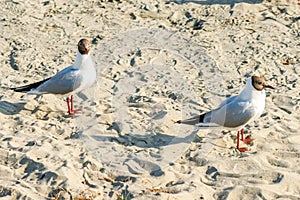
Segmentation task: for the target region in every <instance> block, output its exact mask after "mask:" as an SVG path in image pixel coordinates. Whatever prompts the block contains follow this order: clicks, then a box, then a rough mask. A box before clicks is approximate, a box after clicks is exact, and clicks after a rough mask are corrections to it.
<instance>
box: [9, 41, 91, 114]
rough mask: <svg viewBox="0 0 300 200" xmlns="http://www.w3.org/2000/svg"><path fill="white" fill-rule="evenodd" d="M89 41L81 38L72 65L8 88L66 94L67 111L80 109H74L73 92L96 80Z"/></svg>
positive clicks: (37, 92)
mask: <svg viewBox="0 0 300 200" xmlns="http://www.w3.org/2000/svg"><path fill="white" fill-rule="evenodd" d="M89 50H90V42H89V41H88V40H87V39H81V40H80V41H79V42H78V51H77V55H76V60H75V62H74V63H73V65H71V66H69V67H67V68H65V69H63V70H61V71H59V72H58V73H57V74H55V75H54V76H52V77H50V78H47V79H45V80H42V81H39V82H36V83H32V84H29V85H25V86H21V87H16V88H10V89H12V90H14V91H16V92H27V94H30V95H39V94H56V95H62V96H67V104H68V113H69V115H73V114H74V113H77V112H78V111H80V110H74V104H73V99H74V96H73V95H74V94H75V93H77V92H80V91H82V90H84V89H86V88H88V87H90V86H91V85H92V84H93V83H94V82H95V81H96V70H95V68H94V64H93V61H92V59H91V56H90V53H89Z"/></svg>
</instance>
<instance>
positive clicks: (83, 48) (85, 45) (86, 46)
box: [78, 39, 91, 55]
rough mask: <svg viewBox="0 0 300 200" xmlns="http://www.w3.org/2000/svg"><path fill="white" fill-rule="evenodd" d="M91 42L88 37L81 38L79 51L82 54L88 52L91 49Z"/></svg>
mask: <svg viewBox="0 0 300 200" xmlns="http://www.w3.org/2000/svg"><path fill="white" fill-rule="evenodd" d="M90 46H91V45H90V42H89V41H88V40H87V39H81V40H79V42H78V51H79V52H80V53H81V54H82V55H85V54H88V53H89V50H90Z"/></svg>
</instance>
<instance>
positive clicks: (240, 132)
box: [236, 129, 247, 152]
mask: <svg viewBox="0 0 300 200" xmlns="http://www.w3.org/2000/svg"><path fill="white" fill-rule="evenodd" d="M240 134H244V130H243V129H242V130H241V131H238V133H237V141H236V148H237V150H239V151H240V152H245V151H247V148H245V147H240ZM242 137H243V136H242Z"/></svg>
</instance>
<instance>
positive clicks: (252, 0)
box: [167, 0, 262, 5]
mask: <svg viewBox="0 0 300 200" xmlns="http://www.w3.org/2000/svg"><path fill="white" fill-rule="evenodd" d="M171 2H174V3H176V4H185V3H195V4H201V5H215V4H221V5H226V4H228V5H234V4H235V3H249V4H259V3H262V0H169V1H167V3H171Z"/></svg>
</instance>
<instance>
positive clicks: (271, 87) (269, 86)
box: [264, 85, 275, 89]
mask: <svg viewBox="0 0 300 200" xmlns="http://www.w3.org/2000/svg"><path fill="white" fill-rule="evenodd" d="M264 88H270V89H275V88H274V87H273V86H271V85H264Z"/></svg>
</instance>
